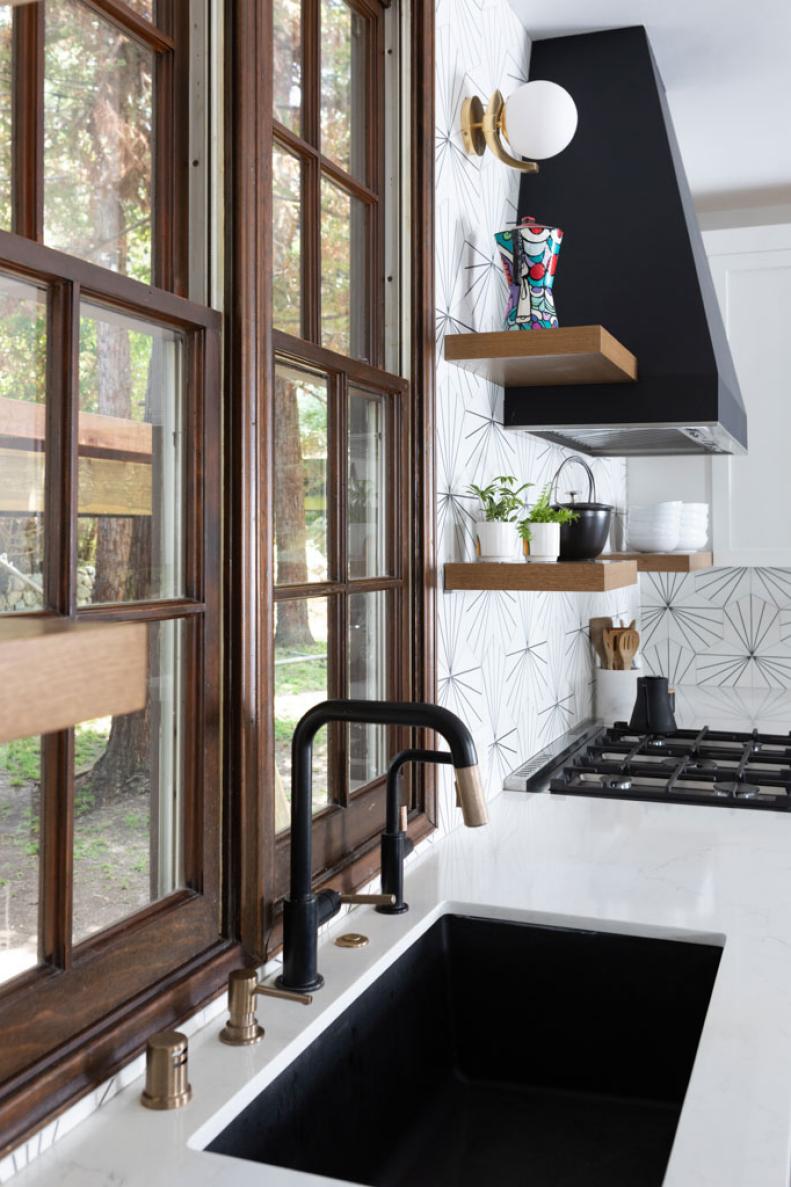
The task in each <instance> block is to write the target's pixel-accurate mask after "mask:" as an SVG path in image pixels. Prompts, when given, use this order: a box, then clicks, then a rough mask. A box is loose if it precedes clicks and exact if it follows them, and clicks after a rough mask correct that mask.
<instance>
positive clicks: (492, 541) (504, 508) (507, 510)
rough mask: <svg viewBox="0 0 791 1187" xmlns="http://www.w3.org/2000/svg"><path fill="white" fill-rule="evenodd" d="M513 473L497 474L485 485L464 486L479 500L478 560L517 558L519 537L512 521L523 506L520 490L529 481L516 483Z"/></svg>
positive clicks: (529, 483) (516, 517)
mask: <svg viewBox="0 0 791 1187" xmlns="http://www.w3.org/2000/svg"><path fill="white" fill-rule="evenodd" d="M517 481H518V479H516V478H515V477H514V476H513V474H498V475H497V477H496V478H493V479H492V481H491V482H490V483H489V484H488V486H475V484H474V483H471V484H470V486H468V488H467V489H468V490H469V491H470V493H471V494H474V495H477V496H478V499H479V501H480V504H481V512H482V517H481V518H480V519H479V521H478V523H476V525H475V536H476V540H477V547H478V559H479V560H482V561H515V560H518V559H519V537H518V535H517V529H516V521H517V519H518V517H519V513H520V512H521V511H523V510H524V505H525V504H524V499H523V498H522V492H523V491H526V490H527V488H528V487H529V486H532V485H533V484H532V482H523V483H522V485H521V486H517V485H516V483H517Z"/></svg>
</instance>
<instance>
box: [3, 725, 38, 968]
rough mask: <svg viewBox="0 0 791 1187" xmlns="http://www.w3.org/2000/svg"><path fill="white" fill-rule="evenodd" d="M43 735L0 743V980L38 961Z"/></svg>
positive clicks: (30, 966)
mask: <svg viewBox="0 0 791 1187" xmlns="http://www.w3.org/2000/svg"><path fill="white" fill-rule="evenodd" d="M40 799H41V739H40V738H19V739H18V740H17V741H14V742H5V743H4V744H3V745H2V746H0V984H1V983H2V982H4V981H9V980H10V979H11V977H16V975H17V974H18V973H22V972H24V970H25V969H29V968H32V967H33V966H34V965H36V964H38V901H39V893H38V880H39V869H38V848H39V802H40Z"/></svg>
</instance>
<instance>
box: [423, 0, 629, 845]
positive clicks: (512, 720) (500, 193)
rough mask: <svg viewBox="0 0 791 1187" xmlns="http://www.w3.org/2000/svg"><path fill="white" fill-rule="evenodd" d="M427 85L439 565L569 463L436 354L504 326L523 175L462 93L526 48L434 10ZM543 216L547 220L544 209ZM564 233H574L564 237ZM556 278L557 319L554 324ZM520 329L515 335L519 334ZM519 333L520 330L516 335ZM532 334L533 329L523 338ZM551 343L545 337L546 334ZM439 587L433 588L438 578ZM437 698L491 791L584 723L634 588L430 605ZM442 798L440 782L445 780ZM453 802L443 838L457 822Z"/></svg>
mask: <svg viewBox="0 0 791 1187" xmlns="http://www.w3.org/2000/svg"><path fill="white" fill-rule="evenodd" d="M436 19H437V88H436V120H437V128H436V142H435V148H436V162H435V169H436V192H437V205H436V253H437V256H436V303H437V312H436V327H437V439H436V457H437V540H438V562H439V565H440V567H441V566H442V564H443V563H444V562H445V561H451V560H468V561H469V560H472V559H473V557H474V545H473V539H474V524H475V519H476V516H477V511H478V505H477V500H476V499H475V498H473V497H471V496H470V495H469V494H468V492H467V487H468V485H469V484H470V483H471V482H477V483H480V482H482V481H485V480H487V479H489V478H491V477H493V476H494V475H496V474H515V475H516V476H517V477H518V478H519V480H520V482H524V481H528V480H529V481H531V482H534V483H535V484H536V487H537V488H540V487H541V486H542V485H543V484H544V483H546V482H548V481H549V480H550V478H551V477H552V475H553V474H554V472H555V470H556V469H557V467H558V465H559V464H560V462H561V461H562V459H563V457H564V456H566V452H565V451H563V450H561V449H559V448H557V447H555V446H553V445H550V444H548V443H547V442H546V441H543V440H541V439H540V438H538V437H533V436H531V435H530V434H529V433H524V432H513V431H506V430H505V429H504V428H503V426H502V400H503V393H502V389H501V388H499V387H496V386H495V385H494V384H492V383H489V382H487V381H486V380H483V379H479V378H478V377H476V376H474V375H471V374H470V373H469V372H467V371H462V370H461V369H460V368H458V367H454V366H451V365H448V364H446V363H445V362H444V360H443V357H442V351H443V343H444V339H445V335H446V334H453V333H456V332H464V331H470V330H478V331H484V330H495V329H500V328H501V327H502V315H503V310H504V308H505V301H506V296H507V294H506V289H505V282H504V279H503V276H502V271H501V268H500V262H499V258H498V256H497V253H496V251H495V243H494V233H495V231H497V230H499V229H500V228H501V227H504V226H505V225H506V224H508V223H509V222H514V221H515V219H516V203H517V198H518V191H519V174H518V173H516V172H515V171H514V170H512V169H508V168H506V167H505V166H504V165H502V164H500V162H499V161H496V160H495V159H494V157H493V156H492V155H491V153H487V154H486V155H485V156H484V157H482V158H479V157H470V156H468V155H467V153H465V151H464V148H463V146H462V143H461V136H460V134H459V115H460V111H461V104H462V101H463V100H464V98H465V96H466V95H469V94H479V95H481V96H482V97H484V98H488V96H489V95H490V94H491V93H492V91H493V90H495V89H496V88H499V89H500V90H502V91H503V93H504V94H506V95H507V94H509V93H510V91H511V90H513V89H514V87H516V86H518V85H520V83H522V82H524V81H525V80H526V79H527V73H528V66H529V61H530V42H529V38H528V36H527V34H526V32H525V29H524V27H523V26H522V25H521V24H520V22H519V21H518V20H517V18H516V16H515V15H514V13H513V11H512V9H511V8H510V5H509V4H508V2H507V0H453V2H452V3H451V0H438V3H437V8H436ZM536 213H540V214H541V215H542V216H543V217H547V218H550V217H551V211H541V212H536ZM565 229H566V231H567V233H569V234H573V228H565ZM562 274H563V267H562V259H561V266H560V269H559V272H558V285H557V289H558V294H557V296H558V311H559V317H560V322H561V325H562V324H563V275H562ZM515 332H518V331H515ZM522 332H527V331H522ZM531 332H535V333H538V332H539V331H531ZM544 332H548V333H551V331H544ZM592 467H593V470H594V474H595V477H596V484H597V494H598V497H599V498H600V499H601V500H603V501H606V502H611V503H614V504H615V505H616V506H618V507H619V508H622V507H623V504H624V497H625V463H624V462H622V461H620V460H611V461H605V460H596V461H593V463H592ZM440 586H441V581H440ZM437 601H438V611H437V612H438V624H437V627H438V631H437V635H438V667H439V671H438V687H439V699H440V701H441V703H442V704H443V705H446V706H447V707H448V708H449V709H452V710H453V711H454V712H455V713H458V714H459V716H460V717H462V718H463V719H464V721H465V722H466V723H467V725H468V726H469V728H470V730H471V731H472V733H473V736H474V737H475V742H476V746H477V747H478V754H479V759H480V762H481V767H482V770H483V772H484V775H485V779H486V784H487V790H488V792H489V794H490V795H491V794H494V793H495V792H496V791H498V790H499V789H500V787H501V786H502V780H503V776H504V775H505V774H507V772H508V771H510V770H512V769H513V768H514V767H516V766H518V765H519V764H520V763H523V762H524V761H525V760H526V759H527V758H529V757H530V755H531V754H533V753H535V751H536V750H539V749H540V748H541V747H542V746H544V745H546V743H547V742H549V741H551V740H552V739H553V738H554V737H556V736H557V735H558V734H560V733H562V732H563V731H564V730H566V729H567V728H568V727H569V725H571V724H573V723H575V722H577V721H579V720H580V719H581V718H583V717H585V716H588V715H589V714H590V713H591V712H592V684H593V664H592V657H591V648H590V643H589V639H588V635H587V626H588V620H589V619H590V618H591V617H593V616H595V615H601V614H621V615H622V616H626V617H628V618H633V617H636V616H637V610H638V594H637V589H636V587H635V588H634V589H626V590H620V591H618V592H616V593H613V594H597V595H586V594H539V593H499V592H485V593H478V592H469V593H466V592H454V593H449V594H444V593H442V592H440V593H439V595H438V599H437ZM442 774H443V779H444V783H445V785H446V787H448V789H449V787H450V781H449V776H448V774H447V772H443V773H442ZM449 803H450V804H452V800H451V799H450V792H449V791H448V793H447V794H445V795H443V797H442V800H441V804H440V829H441V830H442V829H443V828H447V827H452V826H453V824H454V823H456V822H457V814H456V813H455V811H454V810H453V809H452V807H450V809H449Z"/></svg>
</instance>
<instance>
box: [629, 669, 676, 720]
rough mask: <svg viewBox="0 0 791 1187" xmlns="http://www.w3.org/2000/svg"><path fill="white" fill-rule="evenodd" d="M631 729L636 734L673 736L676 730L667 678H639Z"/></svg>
mask: <svg viewBox="0 0 791 1187" xmlns="http://www.w3.org/2000/svg"><path fill="white" fill-rule="evenodd" d="M629 729H630V730H633V731H634V733H636V734H672V733H673V732H674V731H675V729H676V718H675V715H674V713H673V701H672V699H671V695H670V689H669V688H668V685H667V676H639V677H638V679H637V699H636V700H635V703H634V709H633V710H632V718H631V721H630V722H629Z"/></svg>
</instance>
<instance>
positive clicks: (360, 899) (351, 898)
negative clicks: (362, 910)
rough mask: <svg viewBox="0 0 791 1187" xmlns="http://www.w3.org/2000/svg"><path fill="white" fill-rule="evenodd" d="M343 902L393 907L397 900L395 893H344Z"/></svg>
mask: <svg viewBox="0 0 791 1187" xmlns="http://www.w3.org/2000/svg"><path fill="white" fill-rule="evenodd" d="M340 899H341V902H342V903H348V904H352V903H355V904H359V905H362V904H370V906H372V907H392V906H393V904H394V903H395V901H396V896H395V895H394V894H342V895H341V896H340Z"/></svg>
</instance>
